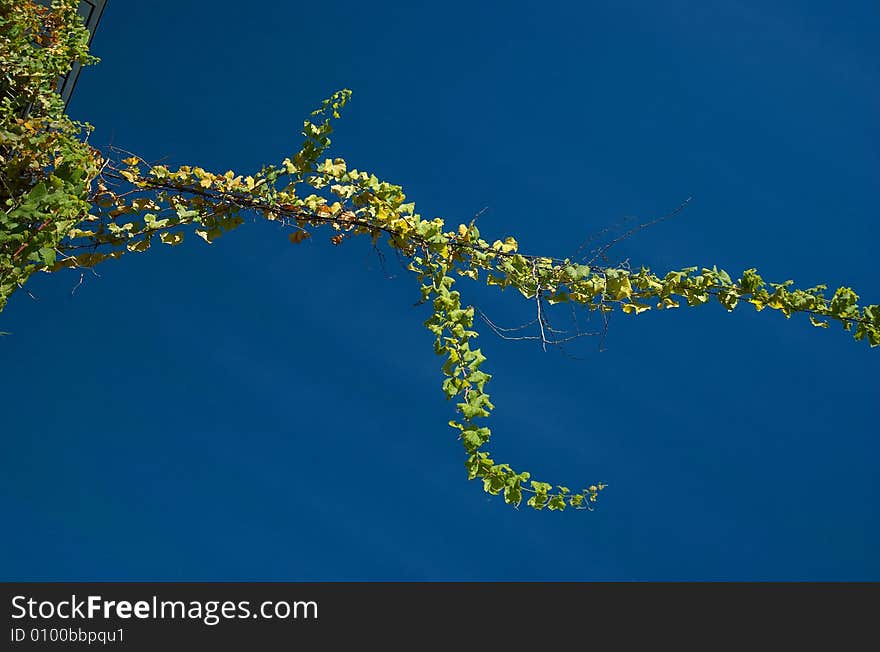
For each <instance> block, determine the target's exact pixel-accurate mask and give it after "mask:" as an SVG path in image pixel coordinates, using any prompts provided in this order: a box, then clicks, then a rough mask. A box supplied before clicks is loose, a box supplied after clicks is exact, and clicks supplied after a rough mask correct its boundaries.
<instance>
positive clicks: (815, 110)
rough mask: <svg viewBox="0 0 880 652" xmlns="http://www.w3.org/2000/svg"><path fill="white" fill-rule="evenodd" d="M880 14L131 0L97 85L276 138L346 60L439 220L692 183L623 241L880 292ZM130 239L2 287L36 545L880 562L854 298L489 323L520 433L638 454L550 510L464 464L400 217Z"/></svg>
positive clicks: (626, 206) (302, 562)
mask: <svg viewBox="0 0 880 652" xmlns="http://www.w3.org/2000/svg"><path fill="white" fill-rule="evenodd" d="M243 9H246V10H247V13H245V11H243ZM878 30H880V10H878V8H877V5H876V3H871V2H847V3H838V4H828V3H819V2H774V3H769V4H768V3H765V2H757V1H755V0H748V1H746V2H727V1H723V2H722V1H715V2H704V3H685V2H676V1H673V2H667V3H646V2H626V1H622V2H601V3H596V2H588V3H575V2H571V3H549V4H548V3H516V2H512V3H503V4H501V3H474V2H468V3H457V2H445V3H439V4H438V3H411V4H410V5H409V6H403V5H402V3H389V2H384V3H383V2H373V3H362V2H357V3H354V2H336V3H332V4H327V3H311V4H306V5H302V4H300V3H277V2H252V3H248V4H247V5H246V6H244V7H243V6H242V5H241V4H240V3H233V2H227V1H224V0H220V1H217V2H211V3H207V2H180V1H175V2H171V1H170V0H156V1H155V2H150V3H126V2H120V1H119V0H111V1H110V2H109V4H108V7H107V9H106V11H105V13H104V16H103V19H102V23H101V26H100V29H99V31H98V34H97V36H96V37H95V40H94V43H93V50H94V53H95V54H97V55H98V56H100V57H102V58H103V61H102V63H101V64H100V65H99V66H97V67H94V68H91V69H86V70H85V71H84V72H83V73H82V75H81V77H80V81H79V84H78V86H77V89H76V92H75V94H74V98H73V101H72V103H71V106H70V111H71V113H72V115H73V116H74V117H76V118H78V119H83V120H88V121H90V122H92V123H93V124H94V125H95V127H96V131H95V133H94V135H93V137H92V142H94V143H95V144H98V145H105V144H109V143H112V144H114V145H117V146H120V147H124V148H126V149H129V150H132V151H136V152H138V153H139V154H141V155H142V156H144V157H145V158H148V159H159V158H162V157H167V158H168V160H169V161H170V162H172V163H177V164H180V163H194V164H199V165H202V166H203V167H205V168H208V169H216V170H219V171H225V170H226V169H229V168H232V169H235V170H237V171H239V172H242V173H247V171H248V170H253V169H255V168H258V167H259V166H260V165H261V164H262V163H264V162H272V161H277V160H280V159H281V158H283V157H284V156H287V155H289V154H292V153H293V152H294V151H295V150H296V148H297V146H298V145H299V142H300V140H301V138H300V136H299V130H300V128H301V124H302V120H303V118H304V117H305V116H307V114H308V112H309V111H311V109H312V108H313V107H314V106H315V105H316V104H317V103H319V101H320V100H321V99H322V98H324V97H326V96H328V95H329V94H330V93H331V92H333V91H334V90H336V89H338V88H343V87H347V88H351V89H352V90H353V91H354V97H353V100H352V103H351V105H350V106H349V107H348V108H347V109H346V111H345V115H344V116H343V119H342V120H341V121H340V122H339V124H338V127H337V130H336V132H335V134H334V149H333V152H334V153H335V154H336V155H339V156H343V157H345V158H346V159H347V160H348V161H349V162H350V164H353V165H356V166H357V167H358V168H361V169H369V170H371V171H373V172H375V173H376V174H377V175H378V176H380V177H381V178H384V179H387V180H389V181H393V182H396V183H400V184H402V185H403V186H404V188H405V190H406V192H407V195H408V197H409V199H411V200H414V201H416V202H417V209H418V211H419V212H420V213H421V214H422V215H423V216H425V217H433V216H435V215H436V216H442V217H444V218H445V219H447V220H448V221H449V222H452V223H458V222H461V221H468V220H469V219H470V218H471V217H472V216H473V215H474V214H476V213H477V212H478V211H480V210H482V209H483V208H484V207H488V208H487V210H486V211H485V212H484V213H483V214H482V215H481V216H480V218H479V222H478V223H479V224H480V225H481V230H482V231H483V234H484V235H485V236H486V237H488V238H489V239H490V240H491V239H494V238H495V237H503V236H505V235H508V234H514V235H516V237H517V238H518V239H519V241H520V243H521V245H522V247H523V249H524V250H527V251H529V252H540V253H546V254H549V255H555V256H566V255H571V254H573V253H574V251H575V250H576V248H577V246H578V245H579V244H580V243H581V242H582V241H583V240H585V239H586V238H587V237H589V236H590V235H592V234H596V233H597V232H599V231H601V230H602V229H603V228H605V227H608V226H613V225H615V224H619V223H621V222H622V221H624V220H627V219H630V220H642V221H644V220H646V219H650V218H653V217H656V216H658V215H661V214H663V213H665V212H667V211H669V210H670V209H672V208H674V207H675V206H677V205H678V204H680V203H681V202H682V201H683V200H684V199H686V198H687V197H689V196H693V198H694V199H693V201H692V203H691V204H690V206H689V207H688V208H687V210H686V211H684V212H683V213H682V214H681V215H679V216H677V217H676V218H675V219H673V220H671V221H668V222H665V223H663V224H660V225H657V226H654V227H652V228H650V229H647V230H645V231H642V232H640V233H639V234H637V235H635V236H633V237H631V238H629V239H627V240H625V241H623V242H621V243H620V244H618V245H617V246H615V247H614V248H613V249H612V250H611V252H610V254H609V255H610V256H611V262H620V261H624V260H627V259H628V260H629V261H630V262H631V263H632V264H633V265H634V266H639V265H646V266H649V267H651V268H652V269H654V270H656V271H658V272H661V273H665V271H667V270H669V269H674V268H681V267H684V266H689V265H708V266H712V265H713V264H715V265H718V266H719V267H722V268H724V269H727V270H728V271H730V272H731V274H732V275H733V276H738V275H739V274H740V273H741V272H742V270H743V269H745V268H748V267H753V266H755V267H757V268H758V269H759V271H760V272H761V273H762V274H763V275H764V276H765V278H767V279H768V280H778V281H783V280H786V279H789V278H790V279H794V280H795V281H796V282H797V283H798V284H799V285H800V286H801V287H810V286H812V285H815V284H817V283H826V284H828V285H829V286H832V287H836V286H837V285H840V284H846V285H850V286H851V287H853V288H854V289H855V290H856V291H857V292H858V293H859V294H860V295H861V297H862V299H863V301H865V302H866V303H877V302H878V301H880V287H878V274H877V272H876V267H875V265H876V262H875V261H876V245H875V243H876V242H877V239H878V227H877V221H876V211H877V196H878V189H880V174H878V170H880V166H878V163H880V160H878V159H880V154H878V152H880V149H878V145H880V126H878V122H877V115H878V109H880V48H878V45H877V41H876V34H877V32H878ZM316 236H320V234H316ZM606 238H607V236H606ZM600 241H601V239H600ZM97 272H98V274H100V278H97V277H94V276H91V275H87V276H86V277H85V278H84V281H83V284H82V286H81V287H79V288H78V289H77V291H76V293H75V294H73V295H71V289H72V288H73V287H74V286H75V285H76V283H77V281H78V278H79V277H78V275H76V274H75V273H73V272H71V273H68V274H59V275H56V276H54V277H49V276H44V277H39V278H36V279H34V280H33V282H31V284H30V287H29V289H30V290H31V292H32V293H33V294H34V295H36V296H37V297H38V298H39V300H38V301H34V300H32V299H31V298H29V297H28V296H27V295H25V294H24V293H19V295H18V296H15V297H13V299H12V300H11V301H10V303H9V305H8V307H7V309H6V310H5V311H4V313H3V314H2V315H0V327H2V330H5V331H11V332H12V333H13V335H12V336H10V337H7V338H4V339H3V340H2V341H0V360H2V367H3V369H4V370H5V373H4V374H3V377H4V380H2V381H0V383H2V385H3V392H2V396H3V398H2V405H3V414H4V419H3V422H4V427H3V437H2V439H0V505H2V517H3V521H4V523H5V524H6V527H5V528H4V530H5V534H4V536H3V537H0V576H2V578H3V579H19V580H20V579H45V580H49V579H56V580H76V579H80V580H88V579H108V580H110V579H127V580H236V579H240V580H249V579H253V580H362V579H363V580H396V579H402V580H425V579H427V580H471V579H479V580H505V579H525V580H532V579H536V580H539V579H558V580H582V579H613V580H716V579H721V580H728V579H730V580H807V579H816V580H878V579H880V556H878V554H877V550H880V516H878V507H877V505H878V501H880V487H878V481H877V477H878V473H877V464H878V462H877V460H878V453H880V444H878V440H877V428H876V424H877V421H878V416H880V412H878V398H880V393H878V389H877V383H876V379H877V375H878V370H880V366H878V365H880V357H878V356H880V353H878V352H877V351H876V350H874V351H872V350H869V349H868V347H867V346H866V345H865V344H864V343H855V342H853V341H852V339H851V337H850V336H849V334H847V333H844V332H842V331H841V330H839V329H836V328H832V329H829V330H827V331H825V330H820V329H815V328H813V327H811V326H810V325H809V323H808V322H807V321H806V319H801V318H792V319H791V320H786V319H784V318H783V317H782V316H781V315H779V314H769V313H770V311H765V312H763V313H760V314H758V313H755V312H754V311H751V310H749V309H745V308H744V309H741V310H737V311H736V312H734V313H732V314H728V313H726V312H725V311H724V310H723V309H722V308H721V307H720V306H718V305H709V306H705V307H700V308H693V309H682V310H680V311H677V312H676V311H666V312H663V313H656V312H654V311H652V312H649V313H646V314H643V315H640V316H639V317H638V318H625V317H624V316H623V315H615V316H614V318H612V320H611V323H610V325H609V331H608V335H607V337H606V338H605V340H604V342H603V343H602V344H603V348H604V350H603V351H601V352H600V350H599V342H598V340H597V339H595V338H591V339H587V340H586V341H584V342H582V343H581V344H580V345H579V346H577V347H576V348H575V349H574V350H573V351H572V352H573V353H575V354H576V355H577V356H578V357H579V359H574V358H572V357H566V356H564V355H561V354H560V353H559V352H557V351H551V352H548V353H546V354H545V353H542V352H541V350H540V348H539V347H537V346H535V345H534V343H516V342H504V341H502V340H500V339H499V338H497V337H496V336H494V335H493V334H492V333H491V332H490V331H489V330H488V328H483V329H482V331H483V333H482V336H481V347H482V349H483V351H484V352H485V353H486V354H487V356H488V358H489V361H488V362H487V365H486V367H487V369H488V371H490V372H491V373H493V374H494V378H493V380H492V382H491V383H490V385H489V386H488V387H489V390H490V393H491V395H492V400H493V402H494V403H495V405H496V411H495V415H494V417H493V424H492V425H493V433H494V434H493V446H492V450H493V452H494V454H495V458H496V460H498V461H506V462H509V463H511V464H512V465H513V466H514V467H515V468H519V469H527V470H529V471H531V472H532V473H533V476H534V477H537V478H539V479H547V480H549V481H552V482H558V483H563V484H567V485H569V486H580V485H582V484H584V483H587V484H589V483H592V482H596V481H604V482H607V483H608V484H609V485H610V486H609V488H608V490H607V491H606V492H605V493H604V495H603V497H602V500H601V502H600V505H599V508H598V509H597V510H596V511H595V512H593V513H585V512H566V513H563V514H557V513H547V512H540V513H535V512H533V511H531V510H527V509H520V510H518V511H517V510H513V509H511V508H509V507H508V506H506V505H504V504H503V501H501V500H500V499H499V498H492V497H489V496H487V495H486V494H484V493H483V492H482V490H481V488H480V487H479V486H478V485H477V484H476V483H468V482H467V481H466V479H465V472H464V469H463V466H462V463H463V461H464V454H463V450H462V448H461V446H460V444H459V443H458V442H456V441H455V436H454V433H453V432H452V431H451V430H450V429H449V428H447V426H446V425H445V424H446V422H447V420H448V419H449V418H450V417H451V415H452V414H453V412H452V406H451V405H450V404H448V403H446V401H445V400H444V398H443V396H442V393H441V392H440V387H439V386H440V382H441V379H442V378H441V376H440V374H439V368H438V362H439V359H438V358H436V357H435V356H434V354H433V353H432V350H431V335H430V333H428V332H427V331H426V330H425V329H424V328H423V327H422V326H421V323H422V321H423V320H424V319H425V318H426V317H427V312H426V311H425V309H424V307H421V308H415V307H413V305H412V304H413V303H414V302H415V301H416V300H417V298H418V287H417V285H416V283H415V280H414V279H412V278H410V277H408V273H407V272H406V271H405V270H404V269H403V268H402V267H401V266H399V265H398V264H397V263H396V262H395V261H394V259H393V258H389V259H388V260H387V261H386V264H385V266H384V268H383V266H382V265H381V264H380V262H379V261H378V260H377V259H376V257H375V255H373V254H371V251H370V248H369V245H368V243H367V242H350V243H346V244H345V245H344V246H341V247H333V246H332V245H330V244H329V242H327V240H326V238H323V237H315V238H313V239H312V241H310V242H308V243H306V244H304V245H300V246H298V247H292V246H291V245H290V243H289V242H288V241H287V238H286V237H285V234H284V233H283V232H282V231H280V230H279V229H278V228H277V227H276V226H274V225H269V224H265V223H259V222H253V223H251V222H248V223H246V224H245V225H243V226H242V227H241V228H240V229H239V230H238V231H236V232H234V233H232V234H229V235H227V236H224V237H223V238H222V239H220V240H219V241H217V242H215V243H214V244H213V245H211V246H210V247H209V246H207V245H205V244H204V243H202V242H201V241H200V240H198V239H197V238H190V239H189V240H188V241H187V242H186V243H185V244H184V245H182V246H181V247H179V248H174V249H171V248H164V249H160V248H158V247H155V248H154V249H153V250H151V251H150V252H149V254H146V255H137V256H135V255H133V256H131V257H128V258H127V259H125V260H123V261H119V262H113V263H108V264H106V265H104V266H103V267H99V268H98V269H97ZM460 289H461V290H462V293H463V298H464V299H465V300H466V301H472V302H476V303H478V305H480V306H481V307H482V308H483V309H484V310H485V311H486V312H487V313H488V314H489V315H490V316H492V317H493V318H494V319H495V320H496V321H498V322H500V323H502V324H508V325H513V324H517V323H522V322H524V321H527V320H529V319H531V318H532V316H531V314H530V306H529V305H528V304H527V303H526V302H522V301H520V300H517V298H516V297H513V296H506V295H499V294H498V293H496V292H492V291H490V290H487V289H485V288H480V287H478V286H474V285H473V284H470V285H467V284H465V283H464V282H462V284H461V288H460ZM556 319H558V320H559V323H560V324H564V323H565V314H564V313H560V314H559V315H557V316H556ZM594 325H595V324H594Z"/></svg>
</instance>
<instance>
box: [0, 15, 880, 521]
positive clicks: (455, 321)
mask: <svg viewBox="0 0 880 652" xmlns="http://www.w3.org/2000/svg"><path fill="white" fill-rule="evenodd" d="M0 35H2V41H0V66H2V84H3V97H2V104H0V181H2V197H0V199H2V201H3V203H4V210H3V212H2V213H0V310H2V309H3V307H4V306H5V304H6V301H7V300H8V298H9V296H10V295H11V294H12V293H13V292H14V291H16V290H18V289H21V288H22V287H23V285H24V283H25V281H26V280H27V279H28V278H29V277H30V276H31V275H32V274H33V273H35V272H56V271H59V270H61V269H65V268H73V269H80V270H84V269H88V268H92V267H94V266H95V265H97V264H98V263H100V262H103V261H106V260H110V259H115V258H119V257H121V256H123V255H125V254H128V253H137V252H144V251H147V250H149V249H150V248H151V247H152V246H153V245H154V244H157V243H158V244H159V245H162V244H165V245H170V246H175V245H178V244H180V243H181V242H182V241H183V240H184V237H185V235H186V234H187V233H194V234H195V235H196V236H198V237H200V238H202V239H203V240H204V241H205V242H207V243H209V244H210V243H212V242H214V241H215V240H217V239H218V238H220V237H222V236H223V235H224V234H225V233H226V232H228V231H232V230H234V229H235V228H237V227H238V226H239V225H241V224H242V223H243V221H244V219H243V215H244V214H245V213H250V214H254V215H259V216H262V217H263V218H265V219H266V220H269V221H272V222H277V223H280V224H282V225H284V226H285V227H288V228H289V230H290V231H289V234H288V237H289V239H290V241H291V242H292V243H294V244H297V243H301V242H303V241H304V240H306V239H308V238H311V237H312V234H313V233H314V232H315V230H316V229H317V228H321V227H323V228H328V229H329V230H330V231H331V233H332V235H331V236H330V241H331V242H332V243H333V244H334V245H337V246H338V245H341V244H343V243H344V241H346V240H347V239H350V238H352V237H355V236H368V237H369V238H370V239H371V241H372V243H373V245H374V246H378V243H379V241H380V239H381V240H383V241H384V242H385V243H386V244H387V246H389V247H391V249H392V250H394V251H396V252H397V253H398V254H399V255H400V256H401V258H403V259H404V260H405V261H406V262H407V267H408V269H409V270H410V271H411V272H412V273H413V274H414V275H415V277H416V278H417V279H418V281H419V283H420V291H421V297H420V299H421V302H422V303H428V304H430V306H431V307H432V314H431V316H430V317H429V318H428V319H427V321H426V322H425V326H426V327H427V328H428V329H429V330H430V331H431V333H432V334H433V335H434V342H433V346H434V352H435V353H436V354H437V355H438V356H441V357H443V358H444V361H443V363H442V366H441V371H442V374H443V382H442V390H443V392H444V394H445V395H446V397H447V399H448V400H452V399H456V412H457V414H456V417H455V418H454V419H452V420H450V421H449V426H450V427H451V428H452V429H453V430H454V431H456V432H457V433H458V438H459V440H461V442H462V444H463V446H464V449H465V453H466V455H467V457H466V461H465V466H466V469H467V473H468V478H469V479H480V480H482V482H483V488H484V490H485V491H487V492H488V493H490V494H493V495H497V494H503V497H504V500H505V501H506V502H507V503H509V504H511V505H514V506H519V505H520V504H521V503H522V502H523V500H524V499H525V495H524V494H528V498H527V499H525V502H526V504H527V505H528V506H530V507H533V508H535V509H543V508H545V507H546V508H548V509H550V510H562V509H565V508H566V507H572V508H575V509H590V508H591V506H592V504H593V503H595V502H596V500H597V498H598V495H599V493H600V492H601V491H602V490H603V489H604V488H605V486H606V485H604V484H602V483H595V484H591V485H589V486H587V487H585V488H582V489H579V490H576V491H572V490H570V489H569V488H568V487H565V486H561V485H556V486H554V485H552V484H550V483H547V482H539V481H535V480H532V479H531V475H530V474H529V473H528V472H517V471H515V470H514V469H513V468H512V467H511V466H510V465H508V464H504V463H496V462H495V460H493V459H492V458H491V457H490V454H489V451H488V450H487V444H488V442H489V440H490V437H491V434H492V433H491V430H490V428H489V427H488V426H486V425H481V424H482V423H483V420H485V419H486V418H487V417H489V416H490V415H491V412H492V411H493V410H494V405H493V404H492V402H491V401H490V397H489V394H488V393H487V392H486V384H487V382H488V381H489V380H490V379H491V375H490V374H488V373H486V372H485V371H484V370H483V369H482V367H483V365H484V363H485V361H486V357H485V356H484V355H483V353H482V351H481V350H480V349H479V348H473V346H472V344H473V342H474V340H475V339H476V338H477V336H478V333H477V331H476V330H474V316H475V308H474V306H472V305H464V304H463V303H462V300H461V295H460V293H459V291H458V290H456V289H454V287H455V284H456V282H457V280H458V279H459V278H462V277H466V278H469V279H471V280H473V281H480V280H483V281H484V282H485V283H487V284H488V285H490V286H497V287H498V288H499V289H501V290H504V289H506V288H513V289H515V290H517V291H518V292H519V293H520V294H521V295H522V297H523V298H524V299H525V300H527V301H529V302H532V303H534V305H535V309H536V312H537V316H536V320H535V323H536V324H537V328H538V331H539V335H537V336H535V338H536V339H538V340H539V341H540V342H541V345H542V346H543V347H544V348H546V346H547V344H551V345H552V344H558V343H559V341H558V340H557V339H556V337H555V336H554V335H553V330H552V329H551V328H550V327H549V324H548V322H547V320H546V316H545V314H546V311H545V305H548V304H549V305H552V304H559V303H571V304H574V305H579V306H582V307H584V308H585V309H587V310H589V311H591V312H596V313H599V314H601V315H603V316H604V315H605V314H606V313H608V312H611V311H614V310H618V309H619V310H620V311H622V312H623V313H624V314H627V315H634V316H635V315H639V314H641V313H642V312H645V311H647V310H650V309H652V308H657V309H659V310H667V309H674V308H678V307H680V306H681V305H682V303H684V304H686V305H687V306H698V305H703V304H706V303H709V302H710V301H712V300H713V299H714V300H715V301H717V302H719V303H720V304H721V305H722V306H724V307H725V308H726V309H727V310H728V311H732V310H733V309H734V308H736V307H737V306H738V305H740V304H741V303H749V304H751V305H752V306H753V307H754V308H755V309H756V310H759V311H760V310H763V309H765V308H770V309H773V310H778V311H780V312H781V313H783V314H784V315H785V316H786V317H791V315H793V314H795V313H805V314H806V315H807V316H808V318H809V320H810V322H811V323H812V324H813V325H814V326H817V327H822V328H825V327H828V326H829V324H830V322H838V323H840V324H841V325H842V327H843V328H844V329H845V330H849V331H852V332H853V335H854V338H855V339H856V340H866V341H867V342H868V343H869V345H870V346H871V347H874V346H877V345H880V306H878V305H868V306H864V307H860V306H859V305H858V295H856V293H855V292H854V291H853V290H852V289H850V288H848V287H840V288H838V289H836V290H835V291H834V292H833V294H831V296H830V297H826V296H825V291H826V290H827V287H826V286H823V285H819V286H816V287H812V288H808V289H795V288H793V287H792V286H793V282H792V281H786V282H784V283H766V282H765V281H764V280H763V279H762V278H761V276H760V275H759V274H758V273H757V271H756V270H755V269H747V270H745V271H744V272H742V274H741V275H740V276H739V278H738V279H737V280H734V279H733V278H732V277H731V276H730V274H729V273H728V272H726V271H724V270H721V269H717V268H716V267H712V268H711V269H709V268H697V267H687V268H684V269H680V270H673V271H670V272H667V273H666V274H664V275H662V276H660V275H657V274H655V273H654V272H652V271H651V270H649V269H647V268H644V267H643V268H641V269H639V270H638V271H637V272H636V271H633V270H631V269H628V268H623V267H604V266H600V265H595V264H593V262H594V261H589V262H586V263H585V262H582V261H577V260H572V259H569V258H563V259H559V258H552V257H547V256H538V255H530V254H525V253H521V252H520V251H519V244H518V242H517V241H516V239H515V238H513V237H511V236H508V237H506V238H504V239H503V240H502V239H498V240H494V241H493V242H491V243H490V242H489V241H488V240H485V239H483V237H482V235H481V233H480V231H479V229H478V228H477V226H476V224H475V221H472V222H471V223H470V224H459V225H458V226H457V227H456V228H454V229H451V230H447V226H446V224H445V222H444V220H442V219H440V218H434V219H430V220H429V219H423V218H422V217H421V216H420V215H419V214H418V213H416V211H415V204H414V203H411V202H410V203H407V202H406V196H405V194H404V193H403V190H402V188H401V187H400V186H398V185H394V184H391V183H388V182H385V181H381V180H379V179H378V178H377V177H376V176H375V175H373V174H370V173H368V172H365V171H363V170H357V169H352V168H349V166H348V164H347V163H346V161H345V160H344V159H342V158H326V157H325V156H324V155H325V153H326V151H327V149H328V147H329V146H330V144H331V139H330V134H331V133H332V131H333V129H332V121H333V120H334V119H336V118H339V117H340V111H341V110H342V109H343V107H344V106H345V104H346V103H347V102H348V101H349V99H350V97H351V92H350V91H348V90H341V91H338V92H337V93H334V94H333V96H331V97H330V98H329V99H327V100H325V101H324V102H323V104H322V105H321V106H320V107H319V108H318V109H317V110H316V111H314V112H313V113H312V115H311V117H310V119H309V120H306V121H305V122H304V125H303V132H302V134H303V136H304V138H305V140H304V141H303V144H302V146H301V148H300V149H299V151H298V152H296V153H295V154H293V155H292V156H291V157H289V158H285V159H284V160H283V161H281V162H280V163H278V164H273V165H266V166H264V167H263V168H262V169H260V170H259V171H257V172H254V173H252V174H250V175H247V176H243V175H240V174H237V173H235V172H233V171H227V172H224V173H217V172H210V171H207V170H205V169H203V168H201V167H193V166H179V167H168V166H165V165H157V164H150V163H148V162H147V161H145V160H143V159H142V158H140V157H138V156H136V155H133V154H130V153H127V152H126V153H123V154H127V156H125V158H122V159H121V160H118V159H117V158H116V156H117V155H119V154H120V151H119V150H115V149H110V150H109V151H108V153H107V154H106V155H105V154H103V153H101V152H99V151H98V150H97V149H94V148H92V147H91V146H89V145H88V143H87V136H88V133H89V131H90V127H89V126H88V125H86V124H81V123H76V122H73V121H71V120H70V119H69V118H68V117H67V116H66V115H65V114H64V110H63V106H62V104H61V101H60V99H59V98H58V97H57V95H56V94H55V93H54V84H55V82H56V80H57V79H58V77H59V75H63V74H64V73H65V72H66V71H67V70H68V69H69V67H70V65H71V64H72V62H73V61H79V62H81V63H84V64H86V63H91V62H93V61H94V58H92V57H90V56H89V55H88V53H87V48H86V43H87V33H86V32H85V30H84V28H83V27H82V24H81V23H80V22H79V19H78V18H77V16H76V11H75V3H74V2H72V1H71V0H55V1H54V2H53V3H52V5H51V7H49V8H45V7H42V6H40V5H38V4H36V3H34V2H32V1H30V0H28V1H25V2H10V1H9V0H0ZM81 273H82V272H81ZM490 325H491V323H490ZM493 329H494V327H493Z"/></svg>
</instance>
